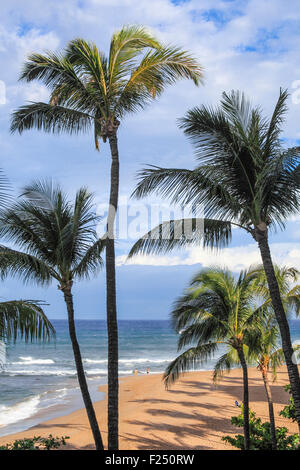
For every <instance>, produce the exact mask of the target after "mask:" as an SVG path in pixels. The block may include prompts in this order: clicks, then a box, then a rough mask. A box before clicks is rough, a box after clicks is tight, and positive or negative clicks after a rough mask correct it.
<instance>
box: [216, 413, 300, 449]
mask: <svg viewBox="0 0 300 470" xmlns="http://www.w3.org/2000/svg"><path fill="white" fill-rule="evenodd" d="M231 424H233V425H234V426H237V427H238V428H242V427H243V425H244V418H243V411H242V412H241V414H240V415H239V416H233V417H232V418H231ZM249 428H250V450H272V438H271V426H270V423H269V422H264V423H263V422H262V421H261V419H260V418H257V417H256V414H255V413H254V411H251V410H250V412H249ZM222 440H223V441H226V442H229V444H231V445H232V446H233V447H237V448H238V449H241V450H243V449H244V436H243V435H241V434H238V435H236V436H234V437H231V436H224V437H222ZM276 441H277V450H300V437H299V435H298V434H291V435H288V429H287V428H286V427H284V426H282V427H277V428H276Z"/></svg>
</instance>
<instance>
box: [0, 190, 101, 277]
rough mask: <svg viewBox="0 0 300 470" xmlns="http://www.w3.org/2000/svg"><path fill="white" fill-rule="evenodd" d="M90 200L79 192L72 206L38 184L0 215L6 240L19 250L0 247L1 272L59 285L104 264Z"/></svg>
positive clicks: (64, 198)
mask: <svg viewBox="0 0 300 470" xmlns="http://www.w3.org/2000/svg"><path fill="white" fill-rule="evenodd" d="M92 208H93V200H92V194H90V193H89V192H88V191H87V189H86V188H81V189H80V190H79V191H78V192H77V193H76V197H75V202H74V204H71V203H70V202H69V201H68V199H67V196H66V195H65V194H64V193H63V192H62V190H61V189H60V187H59V186H54V185H53V184H52V183H51V182H47V181H39V182H36V183H33V184H32V185H30V186H27V187H26V188H25V189H24V195H23V198H22V199H21V200H20V201H18V202H16V203H15V204H14V205H13V206H12V207H11V208H9V209H7V210H6V212H5V213H4V214H3V215H2V220H1V222H2V224H1V228H0V233H1V236H2V237H3V239H4V240H8V241H13V242H14V244H15V245H17V248H18V250H16V249H10V248H7V247H4V246H2V247H0V252H1V265H2V270H3V271H5V272H6V273H8V272H9V273H11V274H13V275H20V276H21V277H22V278H23V280H25V281H31V280H36V281H38V282H39V283H49V282H50V281H51V280H52V279H53V278H54V279H56V280H57V281H58V283H59V285H61V286H62V285H66V284H67V283H72V282H73V280H74V279H76V278H77V279H80V278H85V277H89V276H90V275H91V274H92V273H95V272H97V270H98V269H99V267H100V266H101V263H102V258H101V251H102V250H103V247H104V241H103V240H101V239H98V237H97V234H96V230H95V224H96V222H97V220H98V218H97V216H96V215H95V213H94V212H93V210H92Z"/></svg>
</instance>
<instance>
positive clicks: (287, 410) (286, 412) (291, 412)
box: [279, 384, 296, 421]
mask: <svg viewBox="0 0 300 470" xmlns="http://www.w3.org/2000/svg"><path fill="white" fill-rule="evenodd" d="M284 389H285V391H286V392H289V394H290V395H291V393H292V392H291V386H290V384H288V385H286V386H285V387H284ZM279 414H280V415H281V416H284V418H289V419H291V420H292V421H296V411H295V403H294V399H293V397H290V398H289V402H288V404H287V405H286V406H285V407H284V408H283V410H282V411H280V413H279Z"/></svg>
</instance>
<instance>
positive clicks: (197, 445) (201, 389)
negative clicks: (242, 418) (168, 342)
mask: <svg viewBox="0 0 300 470" xmlns="http://www.w3.org/2000/svg"><path fill="white" fill-rule="evenodd" d="M211 374H212V371H197V372H187V373H186V374H184V375H183V376H182V378H180V379H179V380H178V381H177V382H176V384H175V385H173V386H172V387H171V388H170V389H169V390H165V388H164V385H163V383H162V380H161V378H162V375H161V374H159V373H153V374H149V375H138V376H136V377H135V376H126V377H122V378H121V379H120V449H122V450H125V449H126V450H153V449H157V450H158V449H160V450H167V449H181V450H183V449H199V450H200V449H225V450H226V449H227V450H233V448H232V447H231V446H230V445H229V444H226V443H224V442H223V441H222V440H221V437H222V436H224V435H226V434H231V435H234V434H239V433H241V430H240V429H237V428H235V427H234V426H232V425H231V423H230V418H231V416H235V415H237V414H238V412H239V411H238V408H237V407H236V406H235V404H234V402H235V400H238V401H239V403H240V402H241V401H242V396H243V395H242V371H241V369H239V368H237V369H233V370H232V371H231V372H230V373H229V374H224V376H223V378H222V379H221V380H220V381H219V383H218V386H217V387H215V386H214V385H213V383H212V379H211ZM270 379H271V377H270ZM287 383H288V378H287V372H286V368H285V367H281V368H280V369H279V371H278V379H277V381H276V382H274V383H273V382H271V390H272V394H273V400H274V410H275V417H276V424H277V425H278V426H286V427H287V428H288V429H289V431H290V432H297V425H296V424H295V423H292V422H291V421H290V420H288V419H285V418H283V417H280V416H279V411H281V410H282V408H283V407H284V405H285V404H286V403H287V401H288V398H289V394H288V393H287V392H285V391H284V389H283V386H284V385H285V384H287ZM99 391H101V392H105V398H104V399H103V400H100V401H97V402H95V403H94V407H95V411H96V414H97V418H98V422H99V425H100V429H101V433H102V437H103V441H104V445H105V448H106V443H107V425H106V405H107V396H106V392H107V385H102V386H101V387H100V388H99ZM249 395H250V408H251V409H252V410H253V411H255V412H256V413H257V415H258V416H259V417H261V418H262V420H263V421H265V420H268V405H267V402H266V397H265V391H264V386H263V381H262V378H261V374H260V372H259V371H258V370H257V369H255V368H249ZM49 434H52V435H54V436H70V439H69V440H68V441H67V442H68V444H67V446H65V447H62V450H63V449H66V450H67V449H78V450H79V449H86V450H87V449H90V450H92V449H94V444H93V438H92V434H91V431H90V430H89V425H88V420H87V416H86V412H85V409H79V410H77V411H74V412H72V413H70V414H67V415H63V416H59V417H58V418H54V419H50V420H47V421H43V422H41V423H39V424H38V425H36V426H33V427H31V428H29V429H27V430H26V431H22V432H18V433H13V434H8V435H5V436H2V437H1V438H0V444H5V443H8V442H12V441H14V440H15V439H22V438H25V437H32V436H34V435H40V436H48V435H49Z"/></svg>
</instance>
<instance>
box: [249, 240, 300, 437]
mask: <svg viewBox="0 0 300 470" xmlns="http://www.w3.org/2000/svg"><path fill="white" fill-rule="evenodd" d="M255 238H256V241H257V242H258V246H259V249H260V253H261V258H262V262H263V266H264V270H265V273H266V277H267V281H268V287H269V291H270V297H271V300H272V305H273V308H274V312H275V316H276V320H277V323H278V326H279V329H280V334H281V340H282V350H283V353H284V357H285V363H286V366H287V370H288V375H289V380H290V384H291V392H292V396H293V399H294V402H295V413H296V419H297V423H298V428H299V431H300V379H299V371H298V367H297V364H295V363H294V362H293V359H292V356H293V353H294V351H293V347H292V342H291V335H290V328H289V324H288V321H287V318H286V314H285V311H284V308H283V305H282V301H281V297H280V292H279V287H278V283H277V279H276V276H275V272H274V267H273V262H272V257H271V253H270V248H269V243H268V238H267V234H266V233H263V232H261V231H257V232H256V237H255Z"/></svg>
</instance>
